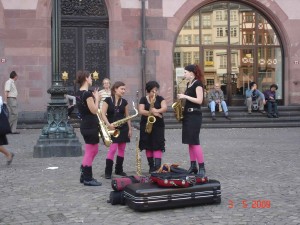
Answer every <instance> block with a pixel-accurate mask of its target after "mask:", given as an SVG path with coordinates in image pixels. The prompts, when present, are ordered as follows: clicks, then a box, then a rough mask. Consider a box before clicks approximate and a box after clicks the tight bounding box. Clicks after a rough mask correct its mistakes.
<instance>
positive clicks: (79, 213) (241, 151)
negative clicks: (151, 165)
mask: <svg viewBox="0 0 300 225" xmlns="http://www.w3.org/2000/svg"><path fill="white" fill-rule="evenodd" d="M75 130H76V133H77V136H78V138H79V140H80V141H81V143H83V139H82V137H81V135H80V133H79V130H78V129H75ZM40 132H41V131H40V130H25V129H24V130H21V134H20V135H8V141H9V145H8V146H6V147H7V149H8V150H10V151H13V152H14V153H15V158H14V161H13V163H12V164H11V166H6V165H5V163H6V161H5V158H4V157H3V155H0V171H1V172H0V189H1V192H0V199H1V206H2V207H1V208H0V225H17V224H21V225H25V224H30V225H33V224H38V225H43V224H45V225H49V224H72V225H73V224H88V225H89V224H91V225H94V224H116V222H117V223H118V224H121V225H127V224H130V225H135V224H136V225H140V224H146V225H148V224H149V225H156V224H157V225H161V224H162V225H164V224H188V225H189V224H205V225H210V224H220V225H223V224H224V225H231V224H246V225H252V224H253V225H257V224H258V225H261V224H272V225H273V224H275V225H276V224H278V225H279V224H280V225H284V224H289V225H290V224H293V225H294V224H300V217H299V211H300V202H299V193H300V191H299V190H300V178H299V173H300V161H299V152H300V138H299V133H300V128H268V129H263V128H249V129H237V128H235V129H202V130H201V134H200V139H201V145H202V147H203V151H204V158H205V165H206V170H207V174H208V176H209V177H210V178H211V179H217V180H219V181H220V182H221V189H222V202H221V204H220V205H206V206H195V207H184V208H177V209H170V210H160V211H151V212H145V213H139V212H135V211H133V210H131V209H130V208H128V207H127V206H120V205H116V206H113V205H111V204H108V203H107V199H108V197H109V193H110V191H111V190H112V189H111V181H110V180H106V179H104V178H103V174H104V168H105V157H106V152H107V148H106V147H104V146H103V145H102V144H101V145H100V147H99V149H100V151H99V154H98V155H97V157H96V158H95V161H94V165H93V172H94V177H95V178H96V179H98V180H99V181H100V182H102V186H101V187H87V186H84V185H82V184H80V183H79V167H80V164H81V160H82V157H70V158H69V157H68V158H64V157H62V158H43V159H37V158H33V157H32V154H33V146H34V144H35V143H36V141H37V140H38V137H39V135H40ZM137 134H138V131H137V130H134V131H133V137H135V136H136V135H137ZM135 147H136V143H135V138H132V142H131V143H128V144H127V147H126V151H125V161H124V170H125V172H128V173H129V175H134V174H135V169H136V168H135ZM141 157H142V171H143V172H144V174H146V173H147V171H148V165H147V159H146V157H145V153H144V152H142V153H141ZM163 162H164V163H179V164H180V166H182V167H184V168H188V167H189V156H188V147H187V146H186V145H183V144H181V130H166V152H165V153H164V155H163ZM48 167H58V169H56V170H49V169H47V168H48ZM243 200H244V201H245V202H246V203H247V207H246V208H244V207H243V206H244V205H243ZM262 200H268V201H270V203H271V207H270V208H259V207H258V208H257V207H256V208H255V207H254V205H252V204H253V202H254V203H257V201H262ZM230 202H233V203H234V207H233V208H230V207H229V206H230ZM245 202H244V203H245ZM3 206H5V207H3ZM48 215H56V217H55V216H54V217H53V218H52V219H51V218H49V216H48ZM55 219H56V221H57V222H54V221H53V220H55Z"/></svg>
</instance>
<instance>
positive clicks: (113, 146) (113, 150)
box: [106, 142, 126, 160]
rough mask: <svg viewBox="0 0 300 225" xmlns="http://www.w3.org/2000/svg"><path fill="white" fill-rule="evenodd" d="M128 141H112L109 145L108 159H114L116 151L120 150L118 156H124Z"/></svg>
mask: <svg viewBox="0 0 300 225" xmlns="http://www.w3.org/2000/svg"><path fill="white" fill-rule="evenodd" d="M125 147H126V143H125V142H124V143H112V144H111V145H110V146H109V150H108V152H107V156H106V158H107V159H111V160H114V157H115V154H116V151H117V150H118V156H120V157H122V158H124V153H125Z"/></svg>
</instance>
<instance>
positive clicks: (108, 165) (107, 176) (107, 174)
mask: <svg viewBox="0 0 300 225" xmlns="http://www.w3.org/2000/svg"><path fill="white" fill-rule="evenodd" d="M113 164H114V161H112V160H111V159H106V166H105V179H111V174H112V168H113Z"/></svg>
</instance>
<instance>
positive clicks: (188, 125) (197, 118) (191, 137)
mask: <svg viewBox="0 0 300 225" xmlns="http://www.w3.org/2000/svg"><path fill="white" fill-rule="evenodd" d="M199 86H200V87H203V85H202V83H201V82H200V81H198V80H193V82H192V83H191V86H190V87H189V86H187V89H186V91H185V94H186V95H188V96H191V97H193V98H196V97H197V93H196V88H197V87H199ZM188 108H194V109H199V110H196V111H192V112H189V111H188V110H187V109H188ZM201 125H202V113H201V106H200V105H199V104H197V103H193V102H191V101H188V100H186V103H185V107H184V114H183V120H182V143H183V144H191V145H199V144H200V138H199V134H200V128H201Z"/></svg>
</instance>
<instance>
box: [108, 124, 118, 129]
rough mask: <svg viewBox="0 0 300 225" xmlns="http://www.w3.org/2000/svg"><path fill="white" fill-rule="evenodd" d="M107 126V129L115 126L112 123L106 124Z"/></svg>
mask: <svg viewBox="0 0 300 225" xmlns="http://www.w3.org/2000/svg"><path fill="white" fill-rule="evenodd" d="M107 128H108V129H109V130H115V129H116V128H115V126H114V125H112V124H110V123H109V124H107Z"/></svg>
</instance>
